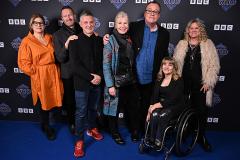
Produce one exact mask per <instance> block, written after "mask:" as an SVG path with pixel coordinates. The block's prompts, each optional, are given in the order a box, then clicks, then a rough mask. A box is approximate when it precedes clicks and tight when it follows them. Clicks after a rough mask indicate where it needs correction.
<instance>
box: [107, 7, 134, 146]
mask: <svg viewBox="0 0 240 160" xmlns="http://www.w3.org/2000/svg"><path fill="white" fill-rule="evenodd" d="M128 29H129V21H128V15H127V13H125V12H123V11H121V12H119V13H118V14H117V15H116V17H115V28H114V30H113V34H112V35H110V37H109V41H108V43H107V44H106V45H105V46H104V50H103V74H104V80H105V84H106V86H105V89H104V107H103V113H104V114H105V115H107V117H108V122H109V129H110V132H111V135H112V138H113V140H114V141H115V142H116V143H117V144H125V141H124V139H123V138H122V136H121V134H120V132H119V130H118V114H119V110H120V107H123V108H124V115H127V116H128V119H129V121H128V122H129V125H128V126H129V127H130V132H131V139H132V141H134V142H135V141H137V140H138V139H139V137H138V115H137V114H138V106H139V105H138V92H137V87H136V75H135V72H134V65H133V64H134V59H135V58H134V52H133V49H132V42H131V40H130V37H129V36H128V34H127V31H128ZM125 75H129V76H125ZM121 76H122V78H117V77H121ZM123 77H126V78H123Z"/></svg>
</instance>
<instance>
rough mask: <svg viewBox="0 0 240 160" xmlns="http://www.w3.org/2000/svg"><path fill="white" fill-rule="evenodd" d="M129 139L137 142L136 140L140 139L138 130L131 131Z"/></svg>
mask: <svg viewBox="0 0 240 160" xmlns="http://www.w3.org/2000/svg"><path fill="white" fill-rule="evenodd" d="M131 140H132V141H133V142H138V141H140V138H139V134H138V132H133V133H132V134H131Z"/></svg>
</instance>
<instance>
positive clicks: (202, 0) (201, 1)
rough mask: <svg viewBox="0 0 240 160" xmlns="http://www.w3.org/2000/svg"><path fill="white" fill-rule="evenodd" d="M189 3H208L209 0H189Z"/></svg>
mask: <svg viewBox="0 0 240 160" xmlns="http://www.w3.org/2000/svg"><path fill="white" fill-rule="evenodd" d="M190 4H198V5H202V4H203V5H209V0H190Z"/></svg>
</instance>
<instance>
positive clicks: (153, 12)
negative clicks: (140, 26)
mask: <svg viewBox="0 0 240 160" xmlns="http://www.w3.org/2000/svg"><path fill="white" fill-rule="evenodd" d="M145 12H146V13H147V14H151V15H152V14H153V15H158V14H160V11H152V10H148V9H146V10H145Z"/></svg>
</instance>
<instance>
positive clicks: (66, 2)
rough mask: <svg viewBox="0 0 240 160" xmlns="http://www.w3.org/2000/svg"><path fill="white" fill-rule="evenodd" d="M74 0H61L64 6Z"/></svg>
mask: <svg viewBox="0 0 240 160" xmlns="http://www.w3.org/2000/svg"><path fill="white" fill-rule="evenodd" d="M73 1H74V0H59V2H60V3H61V4H62V5H63V6H69V5H70V4H71V3H72V2H73Z"/></svg>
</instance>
